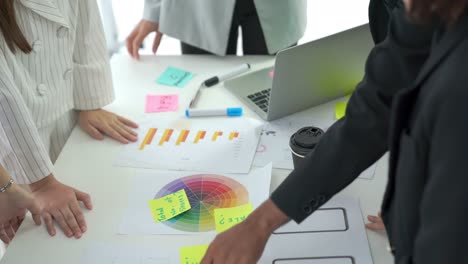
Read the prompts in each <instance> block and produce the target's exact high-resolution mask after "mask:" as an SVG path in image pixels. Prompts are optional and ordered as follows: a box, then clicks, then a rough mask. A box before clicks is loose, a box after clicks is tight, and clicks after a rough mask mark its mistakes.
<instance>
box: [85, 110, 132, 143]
mask: <svg viewBox="0 0 468 264" xmlns="http://www.w3.org/2000/svg"><path fill="white" fill-rule="evenodd" d="M79 124H80V127H81V128H82V129H83V130H84V131H86V132H87V133H88V134H89V135H90V136H91V137H93V138H95V139H98V140H102V139H104V135H107V136H109V137H111V138H113V139H115V140H117V141H119V142H121V143H123V144H127V143H128V142H129V141H131V142H135V141H137V140H138V134H137V133H136V132H135V131H133V130H132V128H138V125H137V124H136V123H135V122H132V121H130V120H128V119H126V118H123V117H121V116H118V115H116V114H114V113H111V112H108V111H106V110H102V109H98V110H90V111H80V114H79Z"/></svg>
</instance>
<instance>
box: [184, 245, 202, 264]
mask: <svg viewBox="0 0 468 264" xmlns="http://www.w3.org/2000/svg"><path fill="white" fill-rule="evenodd" d="M207 250H208V245H201V246H194V247H183V248H181V249H180V264H199V263H200V262H201V261H202V259H203V257H204V256H205V253H206V251H207Z"/></svg>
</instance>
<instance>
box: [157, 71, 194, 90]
mask: <svg viewBox="0 0 468 264" xmlns="http://www.w3.org/2000/svg"><path fill="white" fill-rule="evenodd" d="M192 78H193V73H191V72H188V71H184V70H181V69H177V68H174V67H167V69H166V70H165V71H164V72H163V74H161V76H159V78H158V80H157V83H159V84H163V85H168V86H175V87H180V88H183V87H184V86H185V85H186V84H187V83H188V82H189V81H190V80H191V79H192Z"/></svg>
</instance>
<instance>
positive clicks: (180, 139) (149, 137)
mask: <svg viewBox="0 0 468 264" xmlns="http://www.w3.org/2000/svg"><path fill="white" fill-rule="evenodd" d="M158 131H159V132H160V133H159V135H157V134H158ZM193 132H194V133H192V131H191V130H188V129H184V130H180V131H178V130H175V129H172V128H162V129H161V128H150V129H148V131H147V132H146V136H145V138H144V140H143V141H142V142H141V144H140V147H139V150H144V149H145V148H146V147H148V146H149V145H151V144H152V142H153V139H154V138H158V139H159V141H158V144H157V146H159V147H163V146H165V144H171V145H174V146H182V145H184V144H192V143H193V144H192V145H196V144H200V143H201V142H203V141H204V140H205V139H206V136H207V134H208V133H209V135H211V142H219V140H220V138H221V137H222V136H223V135H224V134H225V133H226V134H228V135H229V137H228V138H227V139H225V140H228V141H233V140H235V139H238V138H239V135H240V134H239V132H237V131H233V132H223V131H212V132H208V131H207V130H198V131H197V130H196V131H193ZM173 137H174V141H172V142H171V139H172V138H173ZM207 142H210V141H207Z"/></svg>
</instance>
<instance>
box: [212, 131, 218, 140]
mask: <svg viewBox="0 0 468 264" xmlns="http://www.w3.org/2000/svg"><path fill="white" fill-rule="evenodd" d="M218 135H219V132H214V134H213V137H212V138H211V140H212V141H216V139H217V138H218Z"/></svg>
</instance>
